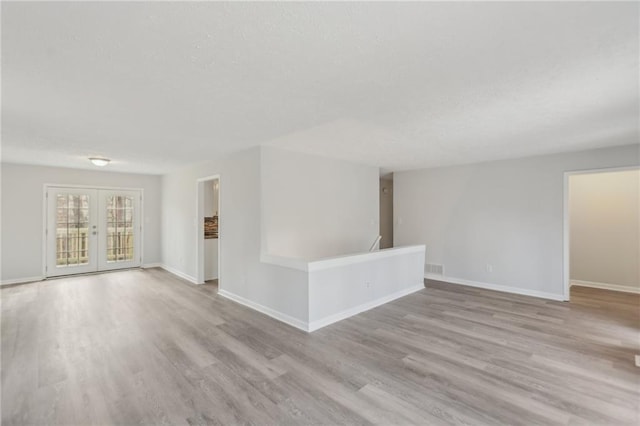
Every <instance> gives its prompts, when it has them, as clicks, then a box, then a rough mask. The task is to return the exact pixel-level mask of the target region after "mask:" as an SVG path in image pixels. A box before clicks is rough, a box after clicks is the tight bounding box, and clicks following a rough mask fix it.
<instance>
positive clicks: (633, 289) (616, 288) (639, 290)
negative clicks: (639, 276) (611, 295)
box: [571, 280, 640, 294]
mask: <svg viewBox="0 0 640 426" xmlns="http://www.w3.org/2000/svg"><path fill="white" fill-rule="evenodd" d="M571 285H572V286H574V285H577V286H580V287H592V288H600V289H602V290H611V291H621V292H624V293H634V294H640V287H628V286H626V285H620V284H609V283H597V282H593V281H582V280H571Z"/></svg>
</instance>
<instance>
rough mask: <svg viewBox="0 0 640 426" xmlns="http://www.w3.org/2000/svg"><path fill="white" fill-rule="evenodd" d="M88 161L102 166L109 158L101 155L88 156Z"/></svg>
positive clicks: (107, 162)
mask: <svg viewBox="0 0 640 426" xmlns="http://www.w3.org/2000/svg"><path fill="white" fill-rule="evenodd" d="M89 161H91V162H92V163H93V164H94V165H95V166H98V167H104V166H106V165H107V164H109V162H110V161H111V160H109V159H108V158H101V157H89Z"/></svg>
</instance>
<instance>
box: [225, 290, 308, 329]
mask: <svg viewBox="0 0 640 426" xmlns="http://www.w3.org/2000/svg"><path fill="white" fill-rule="evenodd" d="M218 294H219V295H220V296H222V297H226V298H227V299H229V300H233V301H234V302H236V303H239V304H241V305H244V306H246V307H249V308H251V309H254V310H256V311H258V312H261V313H263V314H265V315H268V316H270V317H271V318H274V319H277V320H278V321H282V322H283V323H285V324H289V325H290V326H292V327H295V328H298V329H300V330H302V331H309V324H308V323H307V322H305V321H302V320H299V319H297V318H294V317H292V316H290V315H287V314H283V313H282V312H280V311H276V310H275V309H271V308H268V307H266V306H263V305H261V304H259V303H256V302H253V301H251V300H249V299H245V298H244V297H242V296H238V295H237V294H233V293H229V292H228V291H226V290H222V289H220V290H218Z"/></svg>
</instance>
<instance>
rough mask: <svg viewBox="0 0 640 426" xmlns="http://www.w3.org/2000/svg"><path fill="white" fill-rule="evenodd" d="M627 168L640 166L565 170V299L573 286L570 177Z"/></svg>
mask: <svg viewBox="0 0 640 426" xmlns="http://www.w3.org/2000/svg"><path fill="white" fill-rule="evenodd" d="M627 170H640V166H622V167H608V168H600V169H586V170H572V171H569V172H564V189H563V197H562V198H563V204H562V214H563V221H562V228H563V229H562V232H563V235H562V244H563V253H562V272H563V274H564V277H563V283H564V288H563V292H564V294H563V295H564V298H563V300H565V301H567V302H568V301H569V298H570V294H571V292H570V287H571V264H570V255H571V239H570V238H571V236H570V223H569V217H570V215H569V178H570V177H571V176H575V175H590V174H595V173H610V172H624V171H627Z"/></svg>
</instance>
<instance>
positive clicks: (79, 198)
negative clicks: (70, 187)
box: [55, 193, 89, 267]
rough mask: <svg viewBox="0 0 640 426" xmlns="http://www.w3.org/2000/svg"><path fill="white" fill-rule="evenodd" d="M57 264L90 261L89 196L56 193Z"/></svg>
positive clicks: (66, 264) (77, 263)
mask: <svg viewBox="0 0 640 426" xmlns="http://www.w3.org/2000/svg"><path fill="white" fill-rule="evenodd" d="M55 232H56V266H57V267H67V266H78V265H87V264H88V263H89V196H88V195H76V194H63V193H59V194H57V195H56V231H55Z"/></svg>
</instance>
